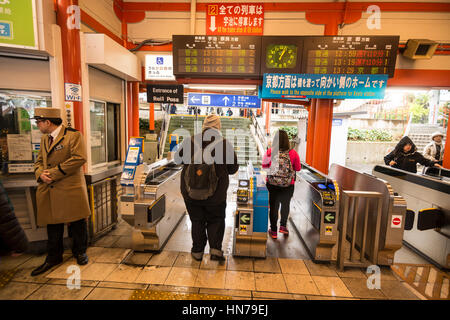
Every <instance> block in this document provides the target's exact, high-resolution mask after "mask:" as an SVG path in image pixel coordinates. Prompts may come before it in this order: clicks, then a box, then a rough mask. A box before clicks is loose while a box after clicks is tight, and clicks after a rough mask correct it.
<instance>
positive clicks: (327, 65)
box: [303, 36, 399, 77]
mask: <svg viewBox="0 0 450 320" xmlns="http://www.w3.org/2000/svg"><path fill="white" fill-rule="evenodd" d="M398 42H399V37H398V36H389V37H384V36H335V37H332V36H323V37H308V40H307V41H306V40H305V42H304V52H303V56H304V62H303V63H304V64H303V73H309V74H388V75H389V77H393V76H394V69H395V62H396V59H397V49H398Z"/></svg>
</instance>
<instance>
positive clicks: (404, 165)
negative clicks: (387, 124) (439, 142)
mask: <svg viewBox="0 0 450 320" xmlns="http://www.w3.org/2000/svg"><path fill="white" fill-rule="evenodd" d="M384 163H386V165H388V166H391V167H393V168H397V169H401V170H405V171H409V172H412V173H417V163H420V164H421V165H424V166H426V167H433V166H435V167H439V168H442V167H441V166H440V165H439V164H438V163H437V161H432V160H429V159H426V158H425V157H424V156H423V155H422V154H421V153H420V152H417V147H416V145H415V144H414V142H412V140H411V139H410V138H409V137H407V136H405V137H403V138H402V139H401V140H400V141H399V142H398V144H397V145H396V146H395V149H394V150H393V151H392V152H391V153H389V154H388V155H387V156H385V157H384Z"/></svg>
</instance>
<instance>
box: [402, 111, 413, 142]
mask: <svg viewBox="0 0 450 320" xmlns="http://www.w3.org/2000/svg"><path fill="white" fill-rule="evenodd" d="M412 118H413V114H412V112H411V113H410V114H409V119H408V124H407V125H406V128H405V132H403V136H407V135H409V132H410V131H411V124H412Z"/></svg>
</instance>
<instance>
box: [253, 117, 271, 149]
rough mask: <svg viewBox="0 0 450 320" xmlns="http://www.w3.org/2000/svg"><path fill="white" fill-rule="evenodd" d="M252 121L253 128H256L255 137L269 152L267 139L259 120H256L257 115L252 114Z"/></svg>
mask: <svg viewBox="0 0 450 320" xmlns="http://www.w3.org/2000/svg"><path fill="white" fill-rule="evenodd" d="M251 120H252V124H253V126H254V127H255V135H256V136H257V137H258V139H259V141H260V142H261V144H262V146H263V148H264V150H267V147H268V144H267V138H266V135H265V133H264V130H263V129H262V128H261V126H260V125H259V123H258V119H256V116H255V113H253V114H252V117H251Z"/></svg>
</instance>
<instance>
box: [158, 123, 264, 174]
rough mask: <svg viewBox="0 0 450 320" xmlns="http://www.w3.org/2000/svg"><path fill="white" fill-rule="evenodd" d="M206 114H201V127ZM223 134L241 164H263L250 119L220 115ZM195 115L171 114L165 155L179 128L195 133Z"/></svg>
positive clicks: (180, 141)
mask: <svg viewBox="0 0 450 320" xmlns="http://www.w3.org/2000/svg"><path fill="white" fill-rule="evenodd" d="M204 119H205V117H204V116H199V117H198V118H197V120H198V121H200V122H201V124H199V126H200V128H201V125H202V124H203V120H204ZM220 121H221V125H222V128H221V130H220V131H221V132H222V135H223V136H224V137H225V138H226V139H227V140H228V141H229V142H230V143H231V144H232V145H233V148H234V152H235V153H236V156H237V158H238V163H239V164H240V165H246V164H247V162H248V161H252V163H253V165H254V166H261V160H262V159H261V157H262V156H260V155H259V154H258V149H257V147H256V142H255V140H254V138H253V136H252V134H251V132H250V120H249V119H246V118H240V117H220ZM194 125H195V117H193V116H171V119H170V125H169V130H168V133H167V140H166V144H165V146H164V154H163V157H166V156H167V153H168V152H169V148H170V139H169V136H170V134H171V133H172V132H174V131H175V130H176V129H178V128H184V129H186V130H188V131H189V133H190V134H191V135H194ZM182 142H183V140H182V137H179V141H178V143H182Z"/></svg>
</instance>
